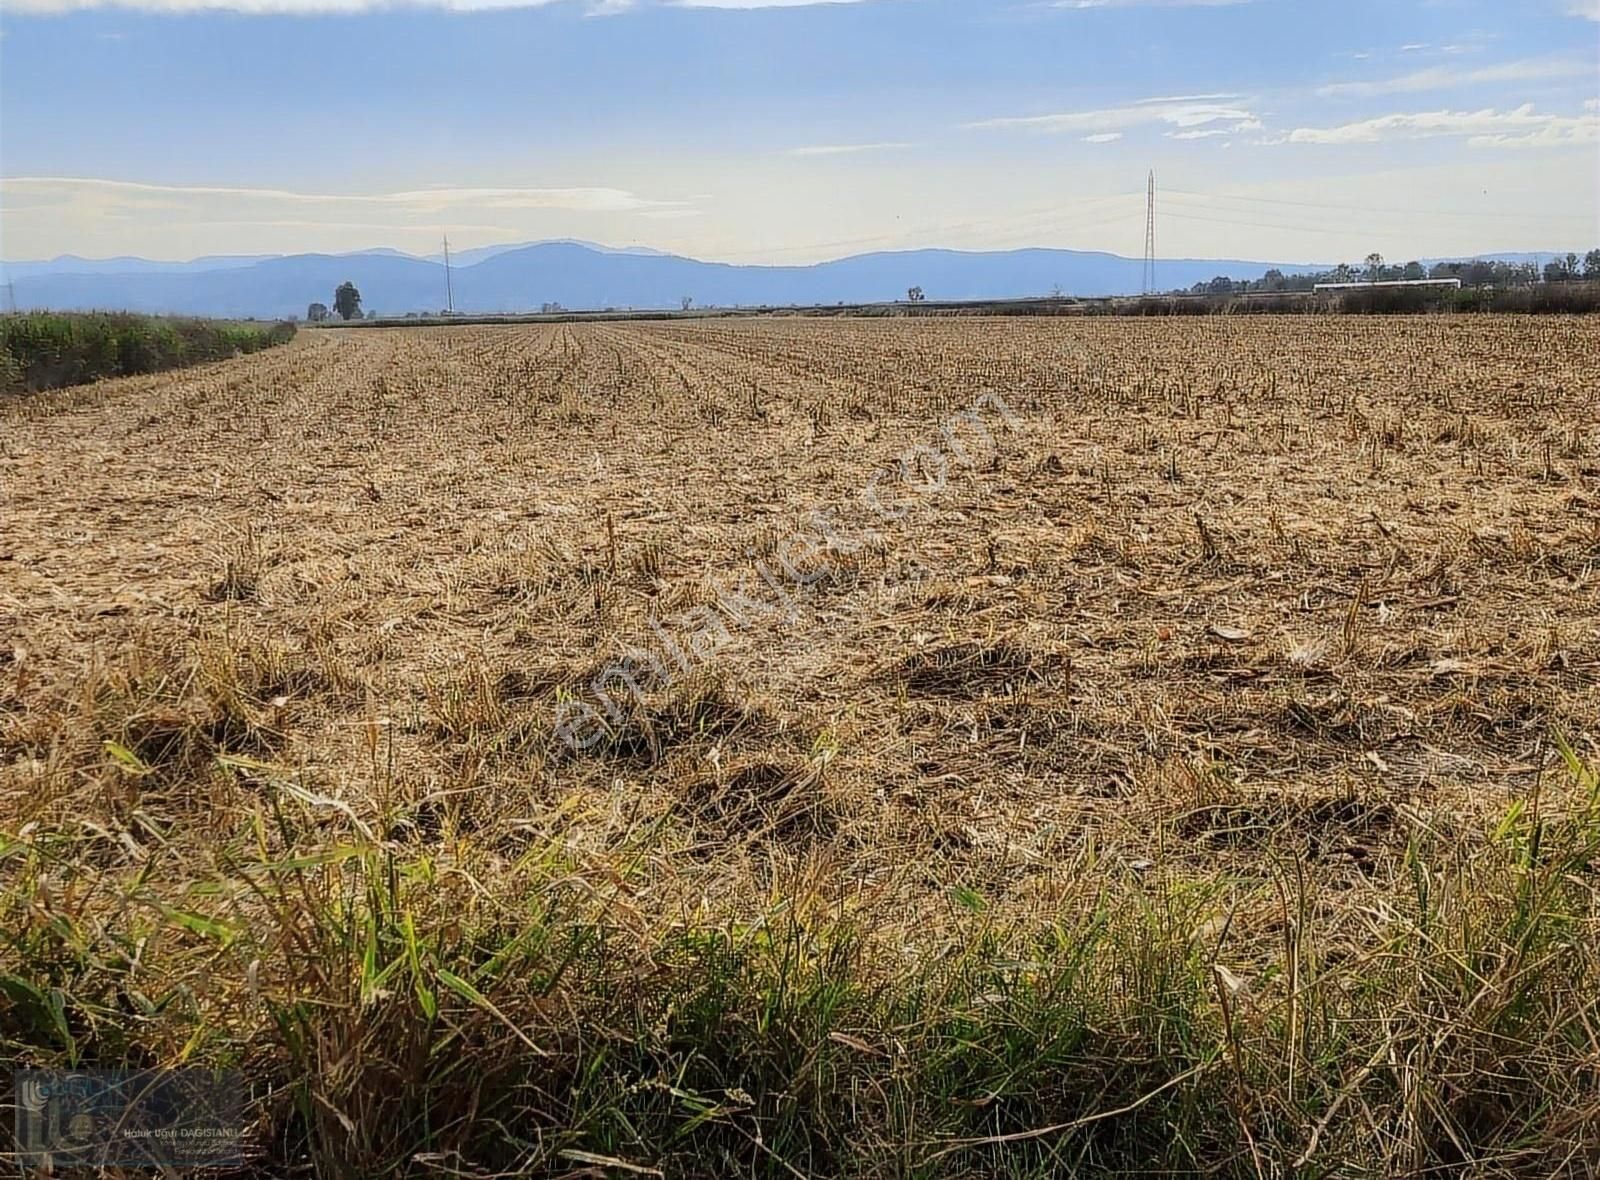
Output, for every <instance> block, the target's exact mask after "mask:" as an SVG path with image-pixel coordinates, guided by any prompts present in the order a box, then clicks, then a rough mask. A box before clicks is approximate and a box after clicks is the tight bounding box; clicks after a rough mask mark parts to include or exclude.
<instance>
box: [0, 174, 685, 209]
mask: <svg viewBox="0 0 1600 1180" xmlns="http://www.w3.org/2000/svg"><path fill="white" fill-rule="evenodd" d="M0 190H3V191H5V192H8V193H9V192H11V191H13V190H18V191H24V192H32V193H40V194H47V195H48V194H53V195H55V196H56V197H57V198H58V203H66V202H69V201H78V200H85V199H98V200H101V201H105V200H113V201H120V202H122V203H125V204H135V205H141V206H144V207H149V206H151V205H152V204H155V203H158V202H168V203H170V202H171V201H173V200H174V199H180V200H181V199H185V198H189V199H196V200H199V199H205V198H210V197H227V198H230V199H232V200H236V201H252V202H260V203H265V204H286V205H297V206H303V205H357V206H360V205H367V206H373V207H389V208H395V209H398V210H402V211H406V212H412V213H419V214H420V213H439V212H443V211H445V210H449V209H564V210H570V211H579V212H589V213H617V212H634V211H641V210H646V209H662V208H672V207H677V206H680V205H681V204H682V203H681V202H677V201H652V200H647V199H646V198H644V197H640V196H637V195H636V194H634V193H631V192H628V191H627V190H626V189H618V188H603V187H584V188H443V187H441V188H424V189H410V190H407V191H404V192H393V193H301V192H293V191H290V190H288V189H270V188H244V187H238V186H232V185H176V184H146V183H143V182H140V181H132V180H108V179H103V178H99V177H80V176H8V177H3V178H0Z"/></svg>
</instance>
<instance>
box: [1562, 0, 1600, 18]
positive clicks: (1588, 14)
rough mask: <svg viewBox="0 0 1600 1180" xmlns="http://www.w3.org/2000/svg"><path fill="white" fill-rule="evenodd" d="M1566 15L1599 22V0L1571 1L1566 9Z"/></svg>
mask: <svg viewBox="0 0 1600 1180" xmlns="http://www.w3.org/2000/svg"><path fill="white" fill-rule="evenodd" d="M1567 15H1568V16H1576V17H1581V18H1583V19H1584V20H1593V21H1600V0H1573V3H1572V5H1571V6H1570V7H1569V8H1568V9H1567Z"/></svg>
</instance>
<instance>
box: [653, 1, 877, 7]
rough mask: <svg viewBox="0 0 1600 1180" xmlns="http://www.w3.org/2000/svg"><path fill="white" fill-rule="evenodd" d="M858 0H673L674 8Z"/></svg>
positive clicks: (848, 2)
mask: <svg viewBox="0 0 1600 1180" xmlns="http://www.w3.org/2000/svg"><path fill="white" fill-rule="evenodd" d="M858 3H860V0H673V6H674V7H676V8H809V7H811V6H813V5H817V4H858Z"/></svg>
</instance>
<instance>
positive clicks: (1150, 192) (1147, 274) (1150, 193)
mask: <svg viewBox="0 0 1600 1180" xmlns="http://www.w3.org/2000/svg"><path fill="white" fill-rule="evenodd" d="M1143 287H1144V293H1145V294H1146V295H1151V294H1154V293H1155V289H1156V170H1155V169H1154V168H1152V169H1150V183H1149V185H1148V187H1147V188H1146V190H1145V200H1144V283H1143Z"/></svg>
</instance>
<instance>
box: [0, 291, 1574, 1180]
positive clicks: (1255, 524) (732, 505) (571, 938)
mask: <svg viewBox="0 0 1600 1180" xmlns="http://www.w3.org/2000/svg"><path fill="white" fill-rule="evenodd" d="M1597 390H1600V321H1596V320H1593V319H1578V318H1554V317H1552V318H1500V317H1489V316H1475V317H1448V318H1436V317H1420V318H1406V319H1392V320H1374V319H1358V318H1334V317H1328V318H1323V317H1290V318H1274V319H1270V320H1267V319H1260V320H1256V319H1251V320H1243V319H1234V318H1220V317H1219V318H1211V319H1201V320H1173V319H1167V320H1095V321H1060V320H1056V321H1042V320H1018V319H1010V320H980V319H966V320H941V319H908V320H877V321H851V320H832V321H820V320H806V319H770V320H749V321H740V322H700V323H696V322H682V323H662V324H633V325H627V324H606V325H597V324H584V325H537V326H518V327H456V328H436V329H407V330H392V331H391V330H381V331H371V330H367V331H329V332H315V333H308V334H302V336H301V337H300V338H299V339H297V340H295V341H294V342H293V343H291V344H288V345H286V346H283V347H281V348H278V349H274V350H271V351H269V352H265V353H261V354H258V355H255V356H251V357H248V358H241V359H238V360H235V361H231V362H225V363H222V364H217V365H212V366H208V367H205V368H202V369H197V370H192V371H188V372H182V373H176V374H165V375H160V376H155V377H146V378H131V379H127V380H123V381H118V382H112V383H105V384H101V385H96V386H91V387H87V388H85V389H81V390H77V391H69V392H63V393H56V394H48V395H41V396H38V397H34V398H30V399H26V400H14V401H12V402H10V403H8V404H5V405H4V406H3V407H0V489H3V500H0V505H3V514H0V634H3V635H4V637H5V639H6V642H5V643H4V644H3V645H0V841H3V843H0V866H3V872H0V890H3V892H0V989H3V991H4V995H5V1002H4V1004H3V1006H0V1036H3V1038H4V1041H3V1043H4V1046H5V1052H6V1055H7V1056H8V1057H12V1058H15V1059H16V1060H18V1061H20V1062H25V1063H29V1064H35V1065H66V1064H73V1063H89V1064H102V1065H135V1066H146V1065H173V1064H179V1063H191V1064H205V1065H220V1066H227V1065H236V1066H239V1067H240V1068H242V1069H243V1070H244V1072H245V1075H246V1077H247V1078H248V1079H249V1081H250V1083H251V1087H252V1089H251V1095H250V1107H249V1109H250V1113H251V1118H252V1123H251V1137H252V1142H253V1143H254V1145H255V1149H256V1151H257V1152H258V1153H259V1168H260V1170H261V1171H262V1172H264V1173H271V1174H287V1173H293V1174H308V1173H313V1172H315V1173H316V1174H320V1175H327V1176H344V1175H356V1174H363V1175H386V1174H392V1173H396V1172H402V1173H408V1174H416V1175H433V1174H438V1175H451V1176H478V1175H485V1176H486V1175H491V1174H506V1173H508V1172H514V1171H523V1172H530V1173H535V1174H556V1175H593V1176H601V1175H613V1176H620V1175H656V1174H663V1175H668V1176H692V1175H720V1174H761V1175H774V1176H776V1175H788V1176H794V1175H803V1176H827V1175H839V1174H853V1175H860V1176H868V1175H871V1176H880V1175H905V1176H935V1175H995V1174H1000V1175H1011V1176H1035V1175H1050V1174H1063V1173H1074V1172H1078V1173H1092V1172H1108V1173H1126V1172H1141V1171H1145V1172H1155V1171H1165V1172H1170V1173H1177V1174H1189V1173H1195V1172H1207V1173H1212V1174H1219V1175H1243V1176H1257V1175H1259V1176H1271V1175H1284V1174H1301V1175H1329V1174H1341V1175H1347V1174H1356V1173H1365V1174H1372V1175H1396V1174H1422V1173H1444V1174H1472V1175H1528V1176H1535V1175H1537V1176H1548V1175H1557V1174H1569V1175H1587V1174H1593V1173H1594V1171H1595V1170H1596V1169H1600V902H1597V889H1600V871H1597V864H1600V860H1597V859H1596V858H1597V845H1600V804H1597V799H1596V778H1595V774H1594V771H1593V769H1592V768H1593V767H1594V766H1595V765H1596V764H1597V762H1600V748H1597V739H1600V723H1597V717H1600V712H1597V705H1600V689H1597V684H1600V406H1597V401H1600V398H1597ZM986 392H987V393H989V394H992V395H997V396H991V397H987V398H985V397H983V396H982V395H984V394H985V393H986ZM630 653H631V654H630ZM619 661H620V662H619ZM568 737H570V738H572V739H573V740H572V741H570V742H569V741H568V740H566V738H568ZM7 1122H9V1120H7Z"/></svg>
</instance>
